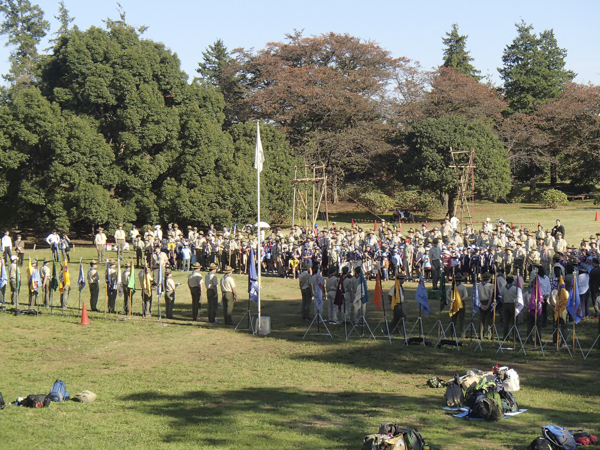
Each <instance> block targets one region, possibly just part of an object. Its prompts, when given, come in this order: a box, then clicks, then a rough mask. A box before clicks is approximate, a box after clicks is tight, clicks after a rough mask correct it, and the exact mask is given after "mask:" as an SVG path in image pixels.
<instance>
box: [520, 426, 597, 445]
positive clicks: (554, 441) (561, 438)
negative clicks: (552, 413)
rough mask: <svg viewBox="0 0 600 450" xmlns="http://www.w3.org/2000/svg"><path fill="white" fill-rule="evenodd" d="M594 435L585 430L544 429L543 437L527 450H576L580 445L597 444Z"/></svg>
mask: <svg viewBox="0 0 600 450" xmlns="http://www.w3.org/2000/svg"><path fill="white" fill-rule="evenodd" d="M597 442H598V440H597V439H596V436H594V435H593V434H590V433H587V432H585V431H583V430H570V431H569V430H567V429H565V428H563V427H560V426H558V425H546V426H544V427H542V435H541V436H539V437H537V438H535V439H534V440H533V442H532V443H531V444H529V447H527V450H575V449H576V448H577V447H578V446H580V445H590V444H596V443H597Z"/></svg>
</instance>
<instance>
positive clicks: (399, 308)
mask: <svg viewBox="0 0 600 450" xmlns="http://www.w3.org/2000/svg"><path fill="white" fill-rule="evenodd" d="M396 279H397V280H398V284H399V286H400V290H399V291H398V303H396V304H395V305H394V301H393V300H394V294H396V285H395V283H394V286H392V288H391V289H390V291H389V292H388V300H389V302H390V307H392V311H393V313H394V317H393V318H392V322H391V323H390V324H389V330H390V334H394V331H395V330H396V329H397V328H398V326H399V325H400V321H401V320H402V319H404V326H406V313H405V312H404V309H403V305H404V286H403V284H404V281H405V280H406V277H405V276H404V275H403V274H401V273H399V274H397V275H396ZM392 305H393V306H392ZM398 331H400V328H398ZM404 332H405V333H406V328H404Z"/></svg>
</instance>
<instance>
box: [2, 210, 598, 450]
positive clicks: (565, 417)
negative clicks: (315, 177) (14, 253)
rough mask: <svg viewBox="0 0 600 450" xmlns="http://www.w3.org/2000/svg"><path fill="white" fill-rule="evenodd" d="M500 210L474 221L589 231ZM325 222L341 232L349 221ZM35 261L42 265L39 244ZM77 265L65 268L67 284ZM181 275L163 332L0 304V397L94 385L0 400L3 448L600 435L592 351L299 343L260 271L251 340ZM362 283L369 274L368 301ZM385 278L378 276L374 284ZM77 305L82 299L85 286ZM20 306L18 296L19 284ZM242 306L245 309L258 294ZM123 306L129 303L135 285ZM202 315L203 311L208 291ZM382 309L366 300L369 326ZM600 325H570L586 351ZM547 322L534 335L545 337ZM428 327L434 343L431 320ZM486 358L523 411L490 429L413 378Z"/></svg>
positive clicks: (281, 284)
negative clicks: (389, 425) (198, 308)
mask: <svg viewBox="0 0 600 450" xmlns="http://www.w3.org/2000/svg"><path fill="white" fill-rule="evenodd" d="M500 206H501V208H500V207H498V205H491V204H483V205H480V207H479V208H478V209H477V214H476V217H479V214H480V213H482V216H487V215H489V216H490V217H492V218H497V217H504V218H505V219H506V220H510V219H512V218H517V219H519V218H520V219H521V220H523V221H525V220H527V221H528V222H534V221H536V222H537V221H538V218H540V219H539V220H541V221H542V223H543V224H544V225H545V226H548V225H550V224H552V223H553V221H554V218H555V217H560V218H561V219H562V220H563V223H564V225H565V227H566V229H567V239H569V237H570V236H572V235H575V236H584V235H585V234H586V233H587V235H589V234H590V233H591V232H595V230H596V229H600V226H598V225H599V224H596V223H595V222H594V221H593V219H594V214H595V212H594V207H593V205H590V204H588V203H580V202H578V203H577V208H575V207H573V208H571V207H568V208H565V209H561V210H557V211H548V210H537V209H535V210H534V209H527V206H525V207H522V208H521V207H518V206H517V205H500ZM532 208H534V207H532ZM484 211H485V212H484ZM493 211H497V212H498V214H493ZM356 215H358V214H354V216H356ZM334 217H335V218H334V219H332V220H335V219H336V218H337V219H338V220H337V221H338V226H342V225H343V222H344V217H345V216H344V215H343V214H338V215H336V216H334ZM360 217H365V220H366V219H367V218H368V216H366V215H365V214H363V215H362V216H360ZM528 217H533V219H527V218H528ZM484 218H485V217H484ZM347 219H348V222H349V219H351V217H348V218H347ZM515 223H516V221H515ZM31 256H32V257H39V258H40V259H42V258H44V257H48V256H49V252H48V251H47V250H38V251H36V252H32V254H31ZM79 256H82V257H83V259H84V261H89V260H90V259H91V258H92V257H95V252H93V250H91V249H90V248H83V247H78V248H76V250H75V251H74V252H73V254H72V258H73V260H78V259H79ZM88 267H89V266H88V265H86V266H85V270H86V271H87V268H88ZM77 270H78V266H77V264H73V265H72V266H71V271H72V274H71V277H72V282H73V284H74V285H75V283H76V278H77ZM24 273H25V271H24ZM186 277H187V275H186V274H183V273H180V272H175V273H174V278H175V281H176V282H182V283H183V285H182V286H180V287H179V288H178V290H177V296H176V306H175V317H176V320H172V321H168V320H164V321H163V322H164V325H165V326H161V325H160V324H158V323H157V322H156V313H157V312H158V309H157V305H156V304H154V305H153V321H148V322H145V321H143V320H142V318H141V317H139V316H136V317H135V320H134V322H133V323H132V322H131V321H127V322H125V321H116V320H115V317H114V315H112V316H111V315H109V318H108V320H105V319H104V315H103V314H101V313H90V320H91V326H87V327H86V326H81V325H79V322H80V316H79V311H78V296H77V290H76V289H75V290H74V291H73V292H72V293H71V297H70V300H69V306H70V307H69V309H68V316H67V317H63V316H62V313H61V310H60V309H59V308H56V309H54V311H53V314H52V315H50V311H49V309H47V308H42V311H43V314H42V315H41V316H39V317H33V316H14V315H12V314H2V313H0V327H1V328H2V330H3V333H2V344H1V345H2V352H1V355H2V364H1V365H0V392H2V394H3V395H4V398H5V399H6V401H10V402H14V400H15V399H16V398H17V396H23V397H24V396H26V395H28V394H39V393H48V391H49V390H50V387H51V385H52V383H53V382H54V381H55V380H56V379H61V380H63V381H65V383H66V385H67V389H68V390H69V391H70V393H71V394H72V395H74V394H76V393H77V392H78V391H80V390H83V389H89V390H91V391H93V392H95V393H96V394H97V395H98V400H97V401H96V402H95V403H91V404H81V403H77V402H72V401H70V402H66V403H53V404H52V405H51V406H50V407H49V408H45V409H40V410H35V409H29V408H22V407H15V406H7V408H6V409H5V410H3V411H1V412H0V418H1V419H2V420H1V421H0V442H2V444H3V447H5V448H8V446H10V448H30V447H32V446H33V447H39V448H44V449H49V448H61V449H62V448H98V449H100V448H101V449H105V448H123V447H129V448H219V449H271V448H273V449H275V448H277V449H357V448H360V446H361V443H362V439H363V437H364V436H365V435H367V434H370V433H374V432H376V431H377V428H378V425H379V423H380V422H382V421H394V422H399V423H401V424H403V425H405V426H409V427H416V428H418V429H419V430H420V431H421V433H422V434H423V435H424V436H425V438H426V439H427V441H428V443H430V445H431V448H433V449H457V450H458V449H473V450H475V449H522V450H524V449H526V447H527V445H528V444H529V442H531V440H533V439H534V438H535V437H536V436H537V435H538V434H539V429H540V426H542V425H545V424H548V423H556V424H560V425H563V426H566V427H569V428H584V429H587V430H588V431H590V432H592V433H594V434H597V433H598V431H600V430H598V429H597V426H598V423H599V422H600V413H599V411H598V405H599V404H600V387H599V384H598V382H597V379H598V359H599V357H600V351H599V350H594V351H592V353H591V354H590V356H589V358H588V359H587V360H584V359H583V358H582V357H581V354H579V355H577V356H575V357H574V358H570V357H569V356H568V353H567V352H566V351H565V350H564V349H563V350H561V351H560V352H559V353H556V351H555V350H553V349H551V348H550V347H551V345H549V346H548V347H547V348H546V349H547V351H546V355H545V356H541V355H540V354H539V352H535V351H533V349H532V348H531V346H528V348H527V355H524V354H522V353H520V354H519V353H517V352H515V351H505V352H504V353H503V354H496V349H495V348H493V347H492V346H491V343H490V342H489V341H488V342H486V343H484V350H483V352H480V351H478V352H475V351H474V348H475V346H474V345H470V342H469V341H468V340H467V341H465V346H463V347H462V348H461V349H460V350H459V351H457V350H456V349H452V348H449V347H444V348H442V349H434V348H431V347H426V348H424V347H422V346H409V347H405V346H403V345H402V340H401V339H400V338H394V340H393V342H392V344H391V345H390V344H389V343H388V341H387V340H386V339H384V338H382V337H381V335H380V329H379V328H376V329H375V333H376V334H377V341H372V340H368V339H366V338H358V337H356V336H355V337H352V338H350V339H349V340H348V341H345V340H344V330H343V328H341V326H339V325H338V326H334V327H332V332H333V335H334V339H333V340H331V339H329V338H326V337H323V336H312V337H310V338H308V337H307V339H306V340H302V336H303V334H304V332H305V331H306V327H307V325H308V324H307V323H306V322H303V321H301V320H300V317H301V316H300V304H301V301H300V292H299V288H298V283H297V281H294V280H280V279H275V278H268V277H266V278H263V292H262V298H263V304H262V313H263V315H265V316H269V317H270V318H271V327H272V333H271V334H270V335H269V336H268V337H256V336H252V335H251V334H249V333H247V332H239V331H238V332H236V331H233V330H232V329H231V328H230V327H226V326H224V325H223V320H222V309H221V308H219V316H218V317H219V319H220V323H219V324H208V323H206V322H202V323H197V322H194V323H193V322H192V321H191V297H190V295H189V291H188V289H187V286H186ZM235 279H236V282H237V285H238V288H239V289H240V298H241V299H247V294H245V291H246V289H245V286H246V282H247V281H246V278H245V277H241V276H237V275H236V276H235ZM373 287H374V283H373V282H370V283H369V290H370V293H371V295H372V290H373ZM390 287H391V283H387V284H385V285H384V291H386V290H387V289H389V288H390ZM406 287H407V301H408V307H407V312H408V317H409V321H408V322H409V325H410V326H412V324H413V323H415V321H416V319H417V316H418V313H417V307H416V301H415V300H414V292H415V288H416V285H415V284H411V283H408V284H407V286H406ZM101 297H102V296H101ZM82 299H83V300H85V301H89V291H88V289H87V287H86V288H85V290H84V291H83V295H82ZM20 301H21V303H22V305H23V306H24V304H25V302H26V290H25V289H23V290H22V292H21V297H20ZM119 301H120V302H122V299H121V298H119ZM88 305H89V303H88ZM430 305H431V314H430V315H429V316H426V317H424V318H423V323H424V329H425V333H428V332H429V330H430V329H431V328H432V327H433V326H434V323H435V322H436V321H437V320H442V322H443V323H444V324H448V323H449V316H448V312H447V310H445V311H443V312H442V313H440V312H439V301H434V300H431V301H430ZM246 306H247V302H246V301H245V300H242V301H240V303H238V304H237V305H236V307H235V311H234V320H235V321H236V322H237V320H239V319H240V318H241V315H242V314H243V313H244V311H245V309H246ZM120 309H122V305H121V306H120ZM251 309H252V311H253V313H255V312H256V306H255V305H254V304H252V305H251ZM134 311H136V312H140V311H141V307H140V296H139V293H138V294H136V296H135V297H134ZM163 313H164V303H163ZM202 313H203V316H204V317H206V315H205V314H206V299H205V298H204V299H203V305H202ZM381 316H382V314H381V312H379V311H378V310H377V308H376V306H374V305H373V304H372V303H369V305H368V320H369V323H370V324H371V325H372V326H373V327H374V328H375V325H376V324H377V323H378V321H379V320H380V319H381ZM597 326H598V325H597V322H596V321H586V322H582V323H581V324H580V325H578V326H577V333H578V335H579V338H580V339H581V344H582V346H583V348H584V350H585V352H586V353H587V351H588V349H589V347H590V346H591V344H592V342H593V340H594V339H595V337H596V330H597ZM524 330H525V329H524V327H522V332H524ZM549 330H550V329H549V328H545V329H543V332H544V339H548V337H549V334H550V332H551V331H549ZM311 331H312V330H311ZM433 335H434V336H431V337H430V339H432V340H433V339H435V337H437V332H436V329H435V328H434V331H433ZM496 363H498V364H501V365H509V366H511V367H514V368H516V369H517V371H518V372H519V374H520V376H521V387H522V389H521V391H519V392H517V393H516V398H517V400H518V402H519V404H520V406H521V407H522V408H526V409H528V412H526V413H524V414H521V415H519V416H517V417H514V418H509V419H506V420H503V421H501V422H496V423H486V422H476V421H467V420H464V419H456V418H453V417H452V416H451V415H450V413H446V412H444V411H442V409H441V408H442V407H443V406H444V402H443V393H444V390H443V389H431V388H428V387H426V386H425V383H426V381H427V379H428V378H429V377H431V376H434V375H436V376H439V377H441V378H443V379H449V378H451V377H452V376H453V374H454V373H455V372H461V373H463V372H464V371H466V369H468V368H472V367H474V368H480V369H486V370H487V369H490V368H491V367H492V366H493V365H495V364H496Z"/></svg>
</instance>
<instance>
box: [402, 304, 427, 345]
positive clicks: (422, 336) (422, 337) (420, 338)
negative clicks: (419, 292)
mask: <svg viewBox="0 0 600 450" xmlns="http://www.w3.org/2000/svg"><path fill="white" fill-rule="evenodd" d="M417 325H418V328H417V330H418V331H419V336H418V338H416V339H412V337H411V336H412V333H413V331H414V329H415V328H416V327H417ZM418 341H421V344H423V345H425V333H424V332H423V319H422V318H421V305H419V317H417V320H416V321H415V323H414V324H413V326H412V327H411V329H410V331H409V332H408V339H407V340H406V343H407V345H408V344H410V343H412V342H418Z"/></svg>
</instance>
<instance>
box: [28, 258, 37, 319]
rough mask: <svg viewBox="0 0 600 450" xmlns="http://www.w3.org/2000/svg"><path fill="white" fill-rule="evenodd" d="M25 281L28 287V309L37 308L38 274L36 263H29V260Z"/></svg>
mask: <svg viewBox="0 0 600 450" xmlns="http://www.w3.org/2000/svg"><path fill="white" fill-rule="evenodd" d="M27 279H28V280H29V281H28V283H27V284H28V285H29V308H34V307H35V306H37V298H38V293H39V287H40V273H39V272H38V270H37V261H34V262H31V258H29V267H28V270H27Z"/></svg>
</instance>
